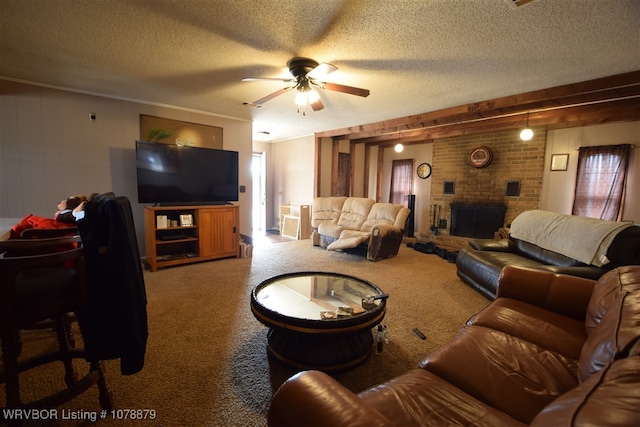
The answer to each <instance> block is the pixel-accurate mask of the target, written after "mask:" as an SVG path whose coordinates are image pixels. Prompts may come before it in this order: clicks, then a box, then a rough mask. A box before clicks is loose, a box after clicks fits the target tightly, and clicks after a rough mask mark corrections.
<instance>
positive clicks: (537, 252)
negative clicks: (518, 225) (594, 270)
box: [512, 239, 587, 267]
mask: <svg viewBox="0 0 640 427" xmlns="http://www.w3.org/2000/svg"><path fill="white" fill-rule="evenodd" d="M512 240H513V242H514V244H515V245H514V247H515V251H516V253H518V254H521V255H523V256H525V257H527V258H530V259H532V260H535V261H538V262H539V263H540V264H547V265H559V266H562V267H575V266H581V267H582V266H586V265H587V264H584V263H582V262H580V261H576V260H575V259H573V258H569V257H568V256H564V255H562V254H559V253H557V252H553V251H550V250H548V249H543V248H541V247H540V246H537V245H535V244H533V243H529V242H525V241H524V240H518V239H512Z"/></svg>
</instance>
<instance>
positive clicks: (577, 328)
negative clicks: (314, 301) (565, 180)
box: [268, 266, 640, 427]
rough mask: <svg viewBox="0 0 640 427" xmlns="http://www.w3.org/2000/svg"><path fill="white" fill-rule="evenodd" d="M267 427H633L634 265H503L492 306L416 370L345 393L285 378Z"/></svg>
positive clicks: (309, 377) (638, 348)
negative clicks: (597, 268) (573, 269)
mask: <svg viewBox="0 0 640 427" xmlns="http://www.w3.org/2000/svg"><path fill="white" fill-rule="evenodd" d="M268 423H269V425H270V426H278V427H287V426H300V425H304V426H307V427H314V426H318V427H320V426H323V427H324V426H327V425H330V426H342V427H349V426H367V427H370V426H432V425H433V426H447V425H466V426H524V425H531V426H544V427H549V426H568V425H571V426H573V425H576V426H577V425H580V426H582V425H594V426H605V425H606V426H637V425H640V266H628V267H620V268H617V269H614V270H611V271H609V272H607V273H606V274H605V275H604V276H602V277H601V278H600V279H599V280H598V281H597V282H595V281H593V280H589V279H584V278H579V277H575V276H568V275H558V274H555V273H552V272H548V271H541V270H535V269H528V268H522V267H514V266H508V267H506V268H504V269H503V271H502V273H501V277H500V282H499V287H498V294H497V299H496V300H495V301H493V302H492V303H490V304H489V305H488V306H487V307H486V308H485V309H483V310H482V311H480V312H479V313H478V314H476V315H474V316H473V317H471V318H470V319H469V320H468V321H467V323H466V325H465V326H464V327H463V328H462V329H461V330H460V332H459V333H458V334H457V335H456V336H455V337H454V338H453V339H452V340H451V341H450V342H449V343H448V344H446V345H445V346H443V347H441V348H440V349H438V350H436V351H435V352H433V353H431V354H429V355H428V356H427V357H425V358H424V360H423V361H422V362H421V363H420V364H419V367H418V368H416V369H414V370H411V371H409V372H407V373H406V374H404V375H402V376H400V377H397V378H395V379H391V380H390V381H388V382H386V383H384V384H381V385H378V386H375V387H373V388H371V389H369V390H366V391H363V392H361V393H359V394H358V395H356V394H354V393H352V392H351V391H349V390H348V389H346V388H345V387H344V386H342V385H341V384H339V383H338V382H337V381H335V380H334V379H333V378H331V377H330V376H328V375H326V374H324V373H322V372H320V371H306V372H301V373H298V374H296V375H294V376H293V377H292V378H290V379H289V380H287V381H286V382H285V383H284V384H283V385H282V386H281V387H280V388H279V389H278V391H277V392H276V394H275V395H274V398H273V401H272V403H271V406H270V408H269V414H268Z"/></svg>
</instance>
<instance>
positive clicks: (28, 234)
mask: <svg viewBox="0 0 640 427" xmlns="http://www.w3.org/2000/svg"><path fill="white" fill-rule="evenodd" d="M76 234H78V227H65V228H27V229H26V230H22V232H21V233H20V238H21V239H47V238H52V237H62V236H73V235H76Z"/></svg>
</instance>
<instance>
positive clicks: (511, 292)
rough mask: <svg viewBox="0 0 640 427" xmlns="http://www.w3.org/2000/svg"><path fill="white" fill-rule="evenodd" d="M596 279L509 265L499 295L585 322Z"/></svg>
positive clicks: (500, 284) (499, 296)
mask: <svg viewBox="0 0 640 427" xmlns="http://www.w3.org/2000/svg"><path fill="white" fill-rule="evenodd" d="M594 283H595V280H591V279H585V278H583V277H576V276H569V275H565V274H555V273H553V272H550V271H542V270H537V269H533V268H525V267H517V266H514V265H507V266H505V267H504V268H503V269H502V272H501V273H500V279H499V281H498V290H497V292H496V298H501V297H506V298H513V299H517V300H520V301H524V302H526V303H529V304H533V305H537V306H539V307H542V308H545V309H547V310H551V311H554V312H556V313H558V314H562V315H564V316H568V317H571V318H574V319H576V320H580V321H584V319H585V316H586V312H587V306H588V304H589V300H590V299H591V293H592V291H593V285H594Z"/></svg>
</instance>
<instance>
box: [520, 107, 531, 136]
mask: <svg viewBox="0 0 640 427" xmlns="http://www.w3.org/2000/svg"><path fill="white" fill-rule="evenodd" d="M531 138H533V131H532V130H531V128H530V127H529V113H527V126H526V127H525V128H524V129H522V131H520V139H521V140H523V141H530V140H531Z"/></svg>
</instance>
